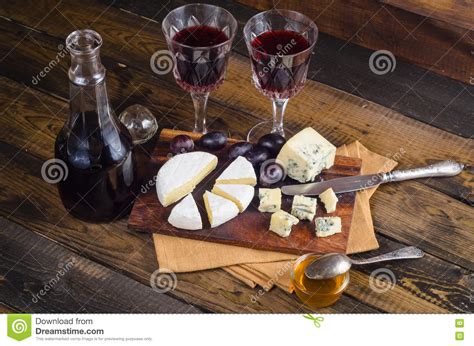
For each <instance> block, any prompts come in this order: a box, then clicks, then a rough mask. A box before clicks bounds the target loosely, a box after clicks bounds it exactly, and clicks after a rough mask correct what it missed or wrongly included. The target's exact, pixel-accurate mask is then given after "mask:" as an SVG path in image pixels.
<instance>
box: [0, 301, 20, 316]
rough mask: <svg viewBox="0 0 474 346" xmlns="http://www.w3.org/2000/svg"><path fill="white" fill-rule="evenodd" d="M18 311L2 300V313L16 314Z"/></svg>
mask: <svg viewBox="0 0 474 346" xmlns="http://www.w3.org/2000/svg"><path fill="white" fill-rule="evenodd" d="M15 313H18V310H14V309H13V308H11V307H10V306H8V305H6V304H5V303H4V302H0V314H15Z"/></svg>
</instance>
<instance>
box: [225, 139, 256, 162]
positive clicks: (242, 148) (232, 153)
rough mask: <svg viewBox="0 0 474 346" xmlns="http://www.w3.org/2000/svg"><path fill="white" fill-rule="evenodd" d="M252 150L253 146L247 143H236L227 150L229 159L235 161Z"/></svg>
mask: <svg viewBox="0 0 474 346" xmlns="http://www.w3.org/2000/svg"><path fill="white" fill-rule="evenodd" d="M252 149H253V144H252V143H249V142H238V143H235V144H232V146H231V147H230V148H229V154H228V156H229V159H236V158H237V157H238V156H244V155H245V154H247V152H249V151H250V150H252Z"/></svg>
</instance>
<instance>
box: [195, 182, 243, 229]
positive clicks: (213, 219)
mask: <svg viewBox="0 0 474 346" xmlns="http://www.w3.org/2000/svg"><path fill="white" fill-rule="evenodd" d="M204 204H205V206H206V211H207V216H208V218H209V223H210V224H211V228H214V227H217V226H219V225H222V224H223V223H224V222H227V221H229V220H231V219H233V218H234V217H236V216H237V215H238V214H239V208H237V206H236V205H235V203H234V202H232V201H229V200H228V199H227V198H224V197H221V196H218V195H216V194H214V193H212V192H209V191H206V192H205V193H204Z"/></svg>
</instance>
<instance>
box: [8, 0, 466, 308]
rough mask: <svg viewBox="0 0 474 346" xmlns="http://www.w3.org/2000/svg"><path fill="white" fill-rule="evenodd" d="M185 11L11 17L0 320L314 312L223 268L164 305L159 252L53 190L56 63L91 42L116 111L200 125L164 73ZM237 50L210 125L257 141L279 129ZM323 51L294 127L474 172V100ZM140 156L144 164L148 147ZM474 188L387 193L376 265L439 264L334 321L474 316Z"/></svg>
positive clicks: (110, 7)
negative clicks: (1, 315)
mask: <svg viewBox="0 0 474 346" xmlns="http://www.w3.org/2000/svg"><path fill="white" fill-rule="evenodd" d="M180 3H181V1H175V0H172V1H170V2H168V3H167V4H166V5H165V6H163V7H161V6H162V5H163V4H162V3H161V2H145V1H143V2H142V1H131V0H129V1H127V0H124V1H118V2H115V3H113V4H108V3H106V2H92V1H89V0H87V1H83V2H81V4H79V2H74V1H69V0H68V1H59V2H58V1H53V0H44V1H40V2H34V1H30V2H29V4H25V3H24V2H3V3H2V6H1V7H0V27H1V29H0V30H1V31H2V35H1V38H0V53H1V59H0V74H1V76H0V85H1V88H0V100H1V104H2V115H1V117H0V122H1V125H0V157H1V161H0V162H1V165H0V166H1V169H0V213H1V216H2V218H1V220H0V311H5V312H9V311H24V312H202V311H213V312H243V313H249V312H303V311H306V308H304V307H302V306H301V304H300V302H299V301H298V300H297V298H296V297H295V296H294V295H289V294H288V293H285V292H283V291H282V290H280V289H278V288H274V289H273V290H271V291H270V292H268V293H266V294H264V295H262V296H261V297H260V299H259V300H258V302H257V303H252V302H251V297H252V295H254V294H255V293H256V292H257V289H251V288H249V287H247V286H246V285H244V284H243V283H241V282H240V281H237V280H236V279H234V278H233V277H232V276H230V275H229V274H227V273H226V272H224V271H223V270H221V269H218V270H208V271H202V272H196V273H184V274H178V285H177V287H176V289H175V290H173V291H171V292H169V293H167V294H160V293H157V292H155V291H154V290H152V289H151V288H150V275H151V274H152V273H153V272H154V271H155V270H156V269H157V261H156V257H155V252H154V247H153V243H152V241H151V237H150V236H149V235H147V234H138V233H134V232H131V231H128V230H127V226H126V223H127V221H126V219H122V220H119V221H116V222H113V223H110V224H88V223H84V222H81V221H79V220H77V219H74V218H73V217H71V216H70V215H68V214H67V212H66V211H65V210H64V208H63V206H62V204H61V202H60V200H59V197H58V194H57V190H56V187H55V186H54V185H50V184H47V183H45V182H44V181H43V180H42V178H41V167H42V164H43V163H44V162H45V161H46V160H47V159H50V158H52V157H53V143H54V140H55V137H56V134H57V133H58V131H59V129H60V128H61V127H62V125H63V123H64V121H65V119H66V118H67V117H68V102H67V101H68V79H67V74H66V72H67V69H68V67H69V63H70V62H69V57H68V56H66V57H64V58H61V57H59V58H57V57H58V51H59V50H60V49H61V48H62V47H63V46H62V44H63V43H64V39H65V37H66V36H67V35H68V34H69V33H70V32H72V31H73V30H75V29H77V28H86V27H88V28H92V29H94V30H96V31H98V32H99V33H100V34H101V35H102V37H103V39H104V45H103V48H102V61H103V64H104V65H105V67H106V68H107V70H108V74H107V87H108V91H109V97H110V101H111V103H112V105H113V107H114V108H115V110H116V111H117V112H120V111H122V110H123V109H124V108H126V107H127V106H129V105H132V104H135V103H140V104H143V105H145V106H147V107H149V108H150V109H151V110H152V111H153V112H154V114H155V115H156V116H157V118H158V120H159V122H160V126H161V127H166V126H170V125H171V124H173V123H174V122H176V121H177V120H179V119H182V118H183V117H190V116H192V103H191V100H190V98H189V97H188V95H186V94H185V93H184V92H183V91H182V90H180V89H179V87H178V86H177V85H176V84H175V82H174V80H173V77H172V75H171V74H167V75H156V74H153V73H152V71H151V70H150V57H151V56H152V54H153V53H154V52H155V51H157V50H160V49H165V48H166V45H165V42H164V38H163V36H162V34H161V27H160V22H161V20H162V19H163V17H164V15H165V14H166V13H167V12H168V11H169V10H170V9H172V8H174V7H176V6H177V5H179V4H180ZM219 3H220V4H222V6H224V7H227V8H228V9H230V10H231V11H232V13H234V15H235V16H236V18H237V19H238V21H239V25H240V26H241V27H242V26H243V24H244V23H245V21H246V20H247V19H248V18H250V17H251V15H253V14H254V13H256V10H253V9H251V8H249V7H246V6H243V5H241V4H238V3H234V2H232V1H230V0H225V1H219ZM58 47H59V48H58ZM234 47H235V48H234V52H233V53H232V58H231V61H230V65H229V70H228V73H227V78H226V81H225V83H224V84H223V86H222V87H221V88H220V89H219V90H218V91H217V92H215V93H213V94H212V95H211V99H210V101H209V115H210V117H211V118H214V119H215V118H218V121H221V122H223V123H224V124H225V125H226V126H228V127H229V128H232V129H233V130H235V131H236V132H240V133H242V134H243V133H245V131H246V130H247V129H248V128H250V127H251V126H252V125H253V124H254V123H256V122H257V121H258V120H260V119H262V118H264V117H268V116H269V112H270V103H269V101H268V100H267V99H265V98H264V97H263V96H261V95H260V94H259V93H258V92H257V91H256V90H255V88H254V86H253V85H252V84H251V83H250V68H249V61H248V57H247V56H246V55H247V53H246V51H245V47H244V45H243V42H242V36H241V34H240V33H239V36H238V37H237V38H236V44H235V45H234ZM318 47H319V49H317V51H316V54H315V56H314V61H312V64H311V71H310V73H309V77H310V79H311V80H309V81H308V82H307V84H306V86H305V88H304V90H303V91H302V92H301V94H300V95H298V96H297V97H295V98H294V99H293V100H291V101H290V103H289V106H288V109H287V123H288V125H289V126H290V127H293V128H302V127H303V126H309V125H311V126H314V127H315V128H316V129H317V130H318V131H320V132H321V133H322V134H323V135H324V136H325V137H326V138H328V139H329V140H330V141H331V142H333V143H334V144H336V145H341V144H344V143H349V142H352V141H354V140H359V141H361V142H362V143H363V144H364V145H365V146H367V147H368V148H369V149H371V150H373V151H376V152H378V153H380V154H383V155H387V156H390V157H393V158H394V159H395V160H397V161H399V162H400V165H399V167H409V166H414V165H425V164H427V163H428V162H429V160H442V159H449V158H450V159H455V160H458V161H461V162H464V163H466V164H471V165H472V164H473V162H474V157H473V152H474V143H473V140H472V139H471V137H472V134H473V133H474V116H473V113H472V111H473V109H472V106H473V101H474V99H473V95H474V90H473V87H472V86H470V85H468V84H462V83H461V82H457V81H455V80H452V79H449V78H447V77H442V76H439V75H436V74H434V73H431V72H429V71H426V70H423V69H421V68H418V67H416V66H413V65H410V64H408V63H405V62H403V61H397V68H396V70H395V71H394V72H392V73H390V74H387V75H384V76H378V75H375V74H373V73H371V72H370V70H369V68H368V59H369V56H370V54H371V51H370V50H368V49H365V48H361V47H359V46H356V45H353V44H351V43H350V42H349V43H345V42H343V41H340V40H337V39H335V38H332V37H330V36H327V35H324V34H322V35H321V38H320V42H319V43H318ZM56 58H57V59H56ZM52 59H53V60H52ZM46 66H48V68H47V69H46V68H45V67H46ZM47 70H48V72H45V76H44V77H42V76H41V75H39V74H40V72H41V71H47ZM37 75H39V76H40V78H39V79H40V80H39V82H37V83H36V82H34V81H33V76H37ZM321 80H322V81H324V84H322V83H320V82H318V81H321ZM427 85H428V89H427ZM340 89H344V90H346V91H349V92H345V91H341V90H340ZM407 99H408V100H409V102H407ZM374 100H375V101H377V103H374V102H372V101H374ZM380 104H383V105H384V106H382V105H380ZM385 106H387V107H385ZM393 109H396V110H397V111H395V110H393ZM427 109H428V111H427ZM402 113H403V114H402ZM404 114H405V115H404ZM433 125H435V126H433ZM138 150H139V151H140V152H141V155H143V156H145V157H146V154H147V152H148V151H149V150H150V148H147V147H146V146H145V147H139V148H138ZM473 185H474V184H473V176H472V170H471V172H469V169H468V170H466V171H464V172H463V173H462V174H461V175H459V176H457V177H455V178H446V179H444V178H443V179H426V180H418V181H408V182H404V183H401V184H398V183H397V184H390V185H386V186H382V187H381V188H380V189H379V190H378V191H377V192H376V193H375V195H374V196H373V198H372V199H371V207H372V216H373V221H374V224H375V227H376V229H377V238H378V240H379V242H380V249H379V250H378V251H374V254H375V253H381V252H386V251H390V250H393V249H396V248H399V247H401V246H403V245H416V246H418V247H420V248H422V249H423V250H424V251H425V252H426V253H427V255H426V256H425V257H424V258H423V259H421V260H416V261H406V262H399V263H387V264H386V265H385V264H384V265H383V266H384V267H385V268H388V269H390V270H391V271H392V272H393V273H394V275H395V277H396V285H395V286H394V287H393V289H390V290H388V291H387V292H385V293H377V292H374V291H373V290H371V289H370V287H369V283H368V281H369V276H370V273H371V272H372V271H373V270H375V269H376V268H379V267H380V266H378V265H369V266H366V267H361V268H357V269H355V270H353V271H352V273H351V278H352V283H351V285H350V287H349V288H348V290H347V292H346V293H345V294H344V296H343V297H342V299H341V300H340V301H339V302H338V303H337V304H335V305H334V306H332V307H329V308H326V309H322V310H321V312H347V313H350V312H352V313H363V312H367V313H369V312H418V313H419V312H425V313H432V312H441V313H445V312H473V311H474V293H473V289H474V275H473V272H472V271H473V270H474V255H473V254H474V215H473V208H472V205H473V201H474V198H473V194H472V191H473ZM364 255H365V254H364ZM370 255H372V253H371V254H370ZM70 263H74V265H69V264H70ZM45 287H48V290H47V291H45V290H44V289H45ZM41 289H43V293H44V294H41ZM35 297H36V299H35Z"/></svg>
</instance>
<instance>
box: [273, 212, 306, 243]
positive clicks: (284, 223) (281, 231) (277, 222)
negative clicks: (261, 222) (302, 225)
mask: <svg viewBox="0 0 474 346" xmlns="http://www.w3.org/2000/svg"><path fill="white" fill-rule="evenodd" d="M298 222H299V220H298V219H297V218H296V217H294V216H293V215H291V214H289V213H287V212H286V211H284V210H279V211H277V212H276V213H273V214H272V218H271V220H270V231H272V232H275V233H276V234H278V235H279V236H280V237H283V238H286V237H288V236H289V235H290V233H291V228H292V227H293V225H296V224H297V223H298Z"/></svg>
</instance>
